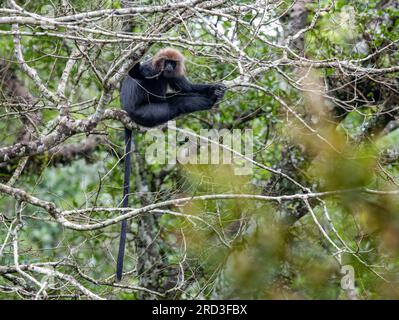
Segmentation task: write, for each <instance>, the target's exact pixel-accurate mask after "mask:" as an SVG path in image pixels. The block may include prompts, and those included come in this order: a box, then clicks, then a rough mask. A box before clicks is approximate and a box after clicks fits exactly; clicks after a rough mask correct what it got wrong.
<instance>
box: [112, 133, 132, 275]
mask: <svg viewBox="0 0 399 320" xmlns="http://www.w3.org/2000/svg"><path fill="white" fill-rule="evenodd" d="M131 146H132V130H129V129H125V177H124V180H123V202H122V208H127V207H128V206H129V192H130V166H131V152H130V151H131ZM126 229H127V221H126V220H123V221H122V224H121V235H120V240H119V251H118V260H117V262H116V280H117V281H120V280H121V279H122V273H123V257H124V256H125V243H126Z"/></svg>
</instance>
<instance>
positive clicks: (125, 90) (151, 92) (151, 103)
mask: <svg viewBox="0 0 399 320" xmlns="http://www.w3.org/2000/svg"><path fill="white" fill-rule="evenodd" d="M168 90H172V91H173V94H167V91H168ZM225 90H226V87H225V86H224V85H222V84H192V83H190V82H189V81H188V80H187V79H186V77H185V67H184V57H183V55H182V54H181V53H180V52H179V51H178V50H175V49H171V48H166V49H162V50H160V51H159V52H158V53H157V54H156V55H155V56H154V57H153V58H152V59H151V60H149V61H147V62H144V63H142V64H140V63H137V64H136V65H135V66H134V67H133V68H132V69H131V70H130V71H129V75H128V76H126V78H125V79H124V81H123V83H122V87H121V105H122V108H123V109H124V110H125V111H126V112H127V113H128V115H129V117H130V118H131V119H132V120H133V121H134V122H136V123H138V124H140V125H142V126H146V127H153V126H157V125H160V124H163V123H165V122H168V121H169V120H171V119H174V118H176V117H177V116H179V115H182V114H187V113H191V112H195V111H200V110H209V109H211V108H212V106H214V105H215V104H217V103H218V102H220V100H221V99H222V98H223V96H224V92H225ZM131 139H132V131H131V130H129V129H125V144H126V148H125V156H126V158H125V174H124V183H123V203H122V207H123V208H126V207H128V199H129V192H130V162H131V155H130V152H131ZM126 229H127V221H126V220H123V221H122V225H121V233H120V241H119V251H118V259H117V265H116V279H117V281H120V280H121V279H122V272H123V258H124V255H125V242H126Z"/></svg>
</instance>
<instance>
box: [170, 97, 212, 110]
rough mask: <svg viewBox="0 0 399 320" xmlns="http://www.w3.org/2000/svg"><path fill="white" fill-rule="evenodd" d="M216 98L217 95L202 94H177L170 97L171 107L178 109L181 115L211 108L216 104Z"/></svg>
mask: <svg viewBox="0 0 399 320" xmlns="http://www.w3.org/2000/svg"><path fill="white" fill-rule="evenodd" d="M216 100H217V97H216V96H212V97H207V96H205V95H200V94H187V95H177V96H172V97H170V98H168V102H169V106H170V108H172V109H177V110H178V114H179V115H180V114H186V113H191V112H195V111H200V110H209V109H211V108H212V106H213V105H214V104H215V102H216Z"/></svg>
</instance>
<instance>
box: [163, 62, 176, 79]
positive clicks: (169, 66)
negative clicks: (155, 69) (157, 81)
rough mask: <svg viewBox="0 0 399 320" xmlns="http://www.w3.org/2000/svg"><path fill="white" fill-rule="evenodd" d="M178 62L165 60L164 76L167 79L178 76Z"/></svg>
mask: <svg viewBox="0 0 399 320" xmlns="http://www.w3.org/2000/svg"><path fill="white" fill-rule="evenodd" d="M176 66H177V61H174V60H165V61H164V65H163V75H164V77H165V78H172V77H175V76H176Z"/></svg>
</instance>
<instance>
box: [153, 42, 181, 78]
mask: <svg viewBox="0 0 399 320" xmlns="http://www.w3.org/2000/svg"><path fill="white" fill-rule="evenodd" d="M165 60H172V61H175V62H176V68H175V76H184V75H185V73H186V67H185V66H184V56H183V55H182V54H181V53H180V51H179V50H176V49H172V48H165V49H162V50H159V51H158V53H157V54H156V55H155V56H154V57H153V58H152V66H153V67H154V69H155V70H157V71H159V72H161V71H163V68H164V63H165Z"/></svg>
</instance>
